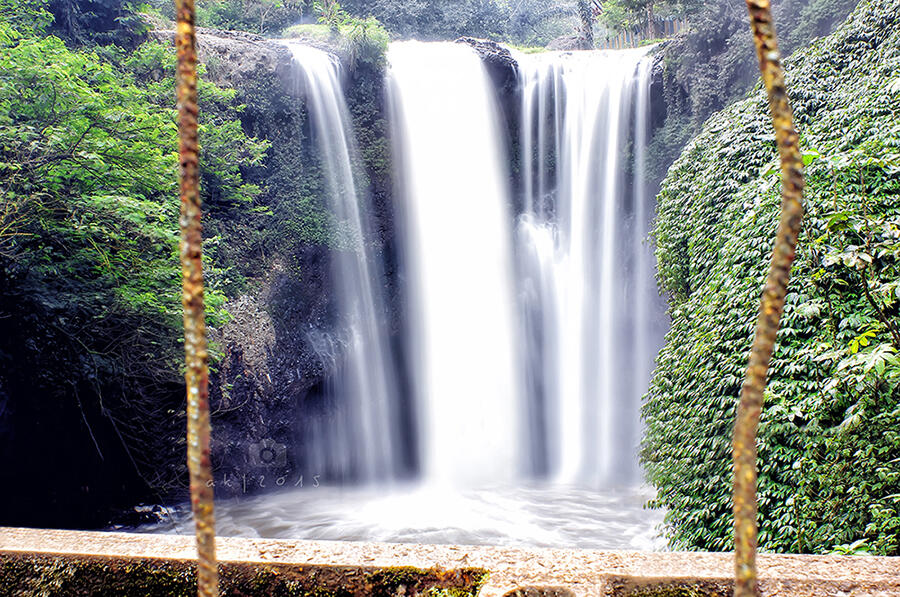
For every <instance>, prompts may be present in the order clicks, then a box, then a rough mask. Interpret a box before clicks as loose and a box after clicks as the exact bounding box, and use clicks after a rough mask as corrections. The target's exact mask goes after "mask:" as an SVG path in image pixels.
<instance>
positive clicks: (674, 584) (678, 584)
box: [609, 578, 733, 597]
mask: <svg viewBox="0 0 900 597" xmlns="http://www.w3.org/2000/svg"><path fill="white" fill-rule="evenodd" d="M609 586H610V590H609V594H610V595H613V596H614V597H731V595H732V594H733V589H732V587H731V583H722V582H715V581H708V580H697V579H673V580H654V581H647V580H635V579H630V578H620V579H613V580H612V581H611V582H610V585H609Z"/></svg>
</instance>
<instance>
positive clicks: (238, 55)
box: [151, 27, 328, 88]
mask: <svg viewBox="0 0 900 597" xmlns="http://www.w3.org/2000/svg"><path fill="white" fill-rule="evenodd" d="M151 35H152V36H153V37H154V38H155V39H157V40H159V41H162V42H166V43H172V42H173V40H174V38H175V32H174V31H171V30H158V31H154V32H152V34H151ZM323 49H328V48H323ZM197 58H198V60H199V61H200V62H201V63H202V64H204V65H205V66H206V72H207V77H208V78H209V79H210V80H211V81H213V82H214V83H217V84H219V85H226V86H228V87H235V88H240V87H242V86H245V85H248V84H250V83H252V82H253V81H255V80H257V79H258V78H259V75H260V73H261V72H271V73H275V74H276V75H277V76H278V80H279V81H281V82H282V83H284V82H285V81H287V80H288V79H289V77H288V76H287V74H288V73H289V72H290V68H291V61H292V58H291V52H290V50H289V49H288V48H287V47H286V46H285V45H284V44H282V43H279V42H277V41H273V40H270V39H267V38H264V37H262V36H259V35H254V34H253V33H247V32H244V31H225V30H222V29H207V28H204V27H198V28H197Z"/></svg>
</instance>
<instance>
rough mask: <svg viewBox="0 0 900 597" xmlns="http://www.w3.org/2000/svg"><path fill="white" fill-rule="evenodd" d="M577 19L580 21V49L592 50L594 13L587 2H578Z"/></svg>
mask: <svg viewBox="0 0 900 597" xmlns="http://www.w3.org/2000/svg"><path fill="white" fill-rule="evenodd" d="M578 17H579V19H580V20H581V36H580V37H581V42H582V47H581V49H583V50H593V49H594V12H593V10H592V8H591V5H590V3H589V2H588V0H578Z"/></svg>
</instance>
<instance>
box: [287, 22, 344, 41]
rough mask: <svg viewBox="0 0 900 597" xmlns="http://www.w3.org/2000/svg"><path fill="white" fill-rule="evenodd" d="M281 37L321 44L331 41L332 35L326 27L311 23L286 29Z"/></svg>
mask: <svg viewBox="0 0 900 597" xmlns="http://www.w3.org/2000/svg"><path fill="white" fill-rule="evenodd" d="M281 36H282V37H284V38H285V39H309V40H313V41H319V42H323V43H325V42H328V41H330V40H331V39H332V33H331V30H330V29H329V28H328V25H314V24H312V23H308V24H304V25H293V26H291V27H288V28H287V29H285V30H284V31H283V32H282V34H281Z"/></svg>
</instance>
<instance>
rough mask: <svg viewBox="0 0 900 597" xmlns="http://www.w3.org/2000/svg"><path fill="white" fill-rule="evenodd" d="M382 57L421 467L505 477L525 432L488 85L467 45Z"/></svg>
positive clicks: (401, 47)
mask: <svg viewBox="0 0 900 597" xmlns="http://www.w3.org/2000/svg"><path fill="white" fill-rule="evenodd" d="M388 58H389V61H390V86H391V87H390V93H391V101H392V106H393V117H394V136H395V142H396V143H395V147H396V148H397V149H398V154H399V160H398V161H399V162H400V163H402V165H403V167H402V172H400V173H399V176H398V183H399V184H398V185H397V189H396V200H397V201H399V203H400V205H401V207H402V209H401V210H400V211H402V212H404V213H405V215H406V217H405V227H406V231H407V235H406V237H407V243H406V255H407V258H408V260H409V266H410V275H409V286H410V288H409V295H410V301H411V305H412V308H411V309H410V312H409V317H410V321H409V328H410V332H411V336H410V343H411V349H410V353H411V354H412V355H414V360H413V362H412V367H411V369H412V372H413V376H414V382H415V392H416V403H417V405H418V409H419V411H420V412H419V417H418V421H419V429H418V437H419V445H420V453H421V458H420V465H421V472H422V476H423V477H424V478H425V479H426V480H427V481H429V482H432V483H448V484H449V483H453V484H461V483H462V484H469V483H484V482H494V483H496V482H502V481H503V480H504V479H510V478H512V477H513V476H514V475H515V473H517V472H518V471H519V469H520V467H521V463H520V462H518V461H517V460H516V457H517V455H519V454H521V448H520V443H521V442H527V441H528V438H525V437H523V434H522V433H521V430H520V428H519V427H520V422H521V421H520V414H521V413H522V411H521V409H520V400H521V396H522V393H521V390H520V387H521V368H520V366H519V364H518V363H519V361H518V352H517V349H518V346H519V338H518V337H517V329H518V322H517V317H516V310H515V309H514V304H515V302H514V296H515V294H514V285H513V268H512V266H513V256H512V255H513V253H512V252H513V239H512V229H511V226H510V222H512V218H513V214H512V209H511V199H510V193H509V189H508V182H507V178H506V174H505V172H506V164H507V161H508V156H506V155H504V152H503V148H502V146H501V142H500V140H501V138H502V137H501V131H500V128H499V125H498V120H499V119H498V115H497V108H496V106H495V105H494V99H493V91H492V89H491V85H490V81H489V78H488V76H487V73H486V72H485V69H484V66H483V65H482V62H481V60H480V59H479V57H478V56H477V55H476V54H475V53H474V51H473V50H472V49H471V48H469V47H468V46H464V45H460V44H453V43H429V44H424V43H420V42H402V43H395V44H392V45H391V48H390V51H389V54H388Z"/></svg>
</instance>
